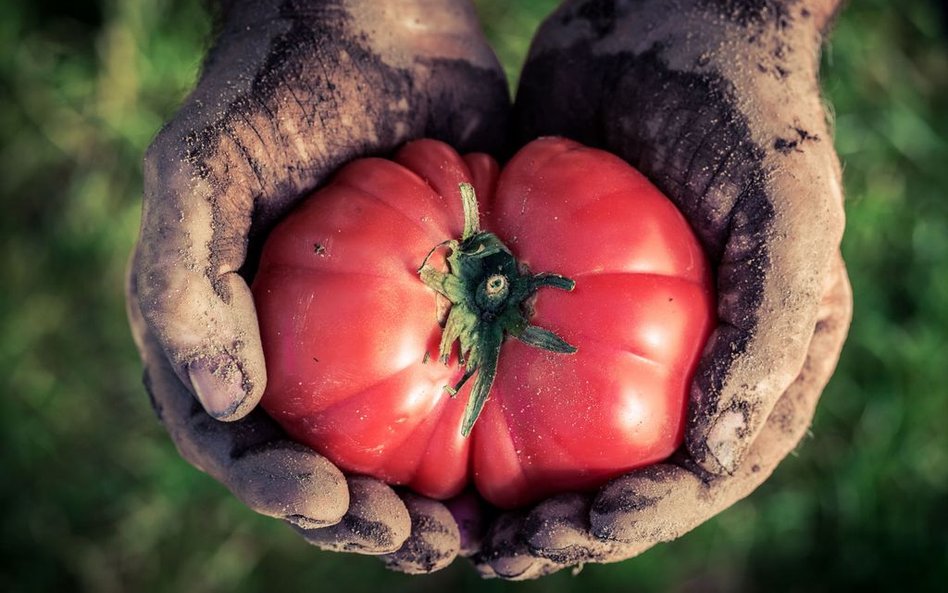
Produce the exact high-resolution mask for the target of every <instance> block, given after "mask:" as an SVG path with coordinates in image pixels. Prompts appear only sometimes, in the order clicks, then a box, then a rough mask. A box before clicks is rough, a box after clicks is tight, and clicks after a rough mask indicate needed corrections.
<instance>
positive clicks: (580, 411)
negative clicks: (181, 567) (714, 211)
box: [253, 138, 714, 508]
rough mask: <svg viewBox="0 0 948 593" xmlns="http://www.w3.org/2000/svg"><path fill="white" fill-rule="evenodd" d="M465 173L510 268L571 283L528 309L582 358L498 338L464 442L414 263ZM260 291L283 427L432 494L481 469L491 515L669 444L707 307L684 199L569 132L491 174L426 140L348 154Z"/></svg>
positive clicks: (598, 480)
mask: <svg viewBox="0 0 948 593" xmlns="http://www.w3.org/2000/svg"><path fill="white" fill-rule="evenodd" d="M461 182H469V183H472V184H473V185H474V187H475V190H476V191H477V194H478V198H479V202H480V207H481V213H482V216H481V225H482V227H483V228H484V229H486V230H489V231H492V232H494V233H495V234H497V235H498V236H499V237H500V238H501V239H502V240H503V241H504V242H505V243H506V244H507V246H508V247H509V248H510V249H511V250H512V251H513V253H514V255H515V256H516V257H517V258H518V259H519V260H520V262H521V263H523V264H525V265H527V266H528V267H529V268H530V270H531V271H532V272H555V273H557V274H562V275H564V276H567V277H570V278H572V279H573V280H575V281H576V287H575V290H573V291H572V292H563V291H558V290H553V289H540V290H539V291H538V292H537V293H536V295H535V300H533V301H532V303H531V305H530V306H531V308H532V310H533V317H532V319H531V320H530V322H531V323H533V324H535V325H538V326H540V327H543V328H546V329H550V330H552V331H554V332H555V333H557V334H558V335H560V336H562V337H563V338H565V339H566V340H567V341H568V342H570V343H571V344H573V345H575V346H577V348H578V351H577V352H576V353H575V354H555V353H551V352H547V351H542V350H538V349H536V348H532V347H530V346H527V345H525V344H523V343H521V342H518V341H516V340H513V339H509V338H508V339H507V340H506V341H505V342H504V344H503V346H502V348H501V356H500V362H499V367H498V371H497V377H496V380H495V382H494V386H493V389H492V391H491V398H490V400H488V402H487V404H486V405H485V407H484V410H483V412H482V414H481V416H480V418H479V419H478V421H477V423H476V424H475V425H474V429H473V432H472V434H471V436H470V437H469V438H464V437H462V436H461V434H460V424H461V417H462V415H463V411H464V406H465V404H466V402H467V396H468V393H469V390H470V387H469V386H470V383H468V385H466V386H465V388H464V389H462V390H461V392H460V393H459V394H458V395H457V396H455V397H454V398H452V397H450V396H449V395H448V393H447V392H446V391H445V390H443V389H442V388H443V386H444V385H448V384H452V383H453V382H454V381H455V380H456V379H457V378H458V376H459V371H458V368H457V360H456V358H452V360H451V361H450V364H449V366H444V365H442V364H440V363H439V362H437V351H438V343H439V340H440V336H441V328H440V327H439V326H438V324H437V319H436V310H437V297H436V295H435V293H434V292H433V291H431V290H430V289H429V288H428V287H426V286H425V285H424V284H423V283H422V282H421V281H420V279H419V278H418V275H417V271H418V268H419V266H420V264H421V262H422V261H423V260H424V258H425V256H426V255H427V254H428V252H429V251H430V250H431V248H432V247H434V246H435V245H437V244H438V243H440V242H442V241H445V240H447V239H452V238H458V237H460V236H461V233H462V226H463V213H462V208H461V200H460V198H459V194H458V185H459V183H461ZM253 293H254V298H255V301H256V304H257V311H258V317H259V322H260V329H261V337H262V340H263V346H264V353H265V355H266V361H267V372H268V385H267V389H266V393H265V394H264V398H263V401H262V405H263V407H264V409H266V411H267V412H268V413H269V414H270V415H271V416H273V417H274V418H275V419H276V420H277V421H278V422H279V423H280V424H281V425H282V426H283V427H284V428H285V429H286V430H287V432H288V433H289V434H290V436H291V437H292V438H294V439H296V440H297V441H299V442H302V443H304V444H307V445H309V446H311V447H313V448H314V449H316V450H317V451H319V452H321V453H323V454H324V455H326V456H327V457H328V458H329V459H331V460H332V461H334V462H335V463H337V464H338V465H339V466H340V467H342V468H343V469H344V470H346V471H349V472H354V473H363V474H369V475H374V476H377V477H379V478H380V479H383V480H385V481H387V482H389V483H393V484H403V485H407V486H408V487H410V488H412V489H414V490H416V491H417V492H419V493H421V494H424V495H426V496H431V497H433V498H440V499H444V498H450V497H451V496H454V495H456V494H457V493H458V492H460V490H461V489H463V487H464V486H465V485H466V484H467V483H469V482H471V481H473V482H474V484H475V486H476V487H477V489H478V490H479V492H480V493H481V494H482V495H483V496H484V497H485V498H486V499H487V500H488V501H490V502H492V503H493V504H495V505H497V506H500V507H503V508H513V507H517V506H521V505H525V504H528V503H531V502H534V501H536V500H539V499H541V498H543V497H545V496H548V495H550V494H553V493H556V492H562V491H569V490H577V489H589V488H593V487H596V486H598V485H601V484H602V483H603V482H605V481H606V480H608V479H610V478H612V477H615V476H617V475H619V474H622V473H624V472H626V471H628V470H630V469H633V468H635V467H640V466H643V465H647V464H650V463H654V462H656V461H660V460H662V459H664V458H666V457H668V456H669V455H670V454H671V453H672V452H673V451H674V450H675V449H676V448H677V447H678V446H679V445H680V444H681V442H682V438H683V428H684V418H685V408H686V404H687V399H688V398H687V395H688V389H689V385H690V381H691V376H692V375H693V373H694V368H695V365H696V364H697V360H698V357H699V355H700V352H701V349H702V347H703V345H704V342H705V341H706V339H707V337H708V334H709V333H710V331H711V329H712V323H713V319H714V315H713V306H714V298H713V291H712V289H711V276H710V272H709V268H708V265H707V262H706V260H705V257H704V254H703V252H702V250H701V248H700V245H699V244H698V242H697V240H696V239H695V237H694V235H693V234H692V232H691V230H690V229H689V227H688V225H687V223H686V222H685V220H684V218H683V217H682V215H681V214H680V213H679V212H678V210H677V209H675V207H674V206H673V205H672V204H671V202H669V201H668V200H667V198H665V197H664V196H662V194H661V193H660V192H659V191H658V190H657V189H656V188H655V187H654V186H652V185H651V184H650V183H649V182H648V181H647V180H646V179H645V178H644V177H643V176H642V175H641V174H639V173H638V172H636V171H635V170H634V169H632V168H631V167H630V166H629V165H628V164H626V163H625V162H623V161H622V160H620V159H618V158H617V157H615V156H612V155H609V154H608V153H605V152H602V151H599V150H594V149H590V148H586V147H582V146H581V145H579V144H576V143H574V142H571V141H568V140H565V139H561V138H543V139H540V140H536V141H534V142H532V143H530V144H528V145H527V146H526V147H524V148H523V149H522V150H521V151H520V152H519V153H517V155H515V156H514V158H513V159H512V160H511V162H510V163H508V165H507V167H506V168H505V169H504V171H503V172H502V173H500V174H499V175H498V167H497V165H496V163H494V162H493V160H492V159H490V158H489V157H486V156H485V155H468V156H467V157H464V158H461V157H460V156H459V155H458V154H457V153H456V152H454V151H453V150H452V149H451V148H449V147H448V146H447V145H445V144H442V143H440V142H436V141H431V140H420V141H416V142H413V143H410V144H408V145H406V146H405V147H404V148H403V149H402V150H401V151H399V153H398V154H397V155H396V156H395V159H394V162H392V161H387V160H382V159H363V160H360V161H356V162H354V163H351V164H350V165H348V166H346V167H345V168H343V169H342V170H341V171H340V172H339V174H337V175H336V177H335V178H334V179H333V180H332V181H331V183H330V184H329V185H328V186H327V187H325V188H323V189H321V190H319V191H317V192H316V193H314V194H313V196H312V197H311V198H309V199H308V200H306V201H305V202H304V203H303V204H302V205H301V207H300V208H298V209H297V210H295V211H294V212H293V213H291V214H290V216H288V217H287V219H286V220H284V221H283V222H282V223H281V224H280V225H279V226H278V227H277V228H276V229H275V230H274V231H273V232H272V233H271V236H270V238H269V239H268V241H267V244H266V246H265V248H264V252H263V256H262V258H261V262H260V266H259V270H258V273H257V276H256V278H255V280H254V284H253ZM426 352H427V353H428V357H426V355H425V353H426ZM428 358H430V359H428Z"/></svg>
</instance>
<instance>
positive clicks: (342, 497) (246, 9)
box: [128, 0, 509, 572]
mask: <svg viewBox="0 0 948 593" xmlns="http://www.w3.org/2000/svg"><path fill="white" fill-rule="evenodd" d="M508 108H509V98H508V94H507V83H506V80H505V79H504V76H503V73H502V71H501V69H500V67H499V64H498V63H497V61H496V59H495V57H494V55H493V53H492V52H491V50H490V49H489V48H488V46H487V44H486V42H485V40H484V38H483V35H482V33H481V32H480V29H479V27H478V24H477V19H476V15H475V14H474V11H473V8H472V7H471V5H470V4H469V3H468V2H466V1H463V0H462V1H454V0H393V1H386V2H377V1H375V0H346V1H343V0H322V1H317V0H230V1H225V2H224V3H223V14H222V19H221V27H220V30H219V35H218V37H217V40H216V43H215V45H214V47H213V49H212V50H211V51H210V53H209V55H208V57H207V60H206V63H205V65H204V70H203V73H202V75H201V78H200V81H199V82H198V85H197V87H196V89H195V90H194V92H193V93H192V94H191V95H190V97H189V98H188V99H187V100H186V102H185V104H184V105H183V106H182V108H181V110H180V111H179V113H178V114H177V115H176V116H175V117H174V119H173V120H172V121H171V122H169V123H168V124H167V125H166V126H165V128H164V129H162V131H161V132H160V133H159V134H158V136H157V138H156V139H155V141H154V143H153V144H152V146H151V147H150V148H149V150H148V153H147V155H146V157H145V165H144V172H145V188H144V209H143V214H142V227H141V236H140V238H139V242H138V246H137V249H136V253H135V254H134V256H133V258H132V262H131V266H130V270H129V282H128V308H129V317H130V320H131V323H132V328H133V333H134V335H135V338H136V343H137V344H138V347H139V350H140V353H141V356H142V358H143V361H144V364H145V382H146V386H147V387H148V391H149V393H150V394H151V397H152V401H153V404H154V407H155V409H156V411H157V412H158V414H159V416H160V418H161V420H162V422H163V423H164V425H165V427H166V428H167V429H168V432H169V433H170V435H171V437H172V439H173V440H174V442H175V444H176V445H177V447H178V449H179V451H180V452H181V454H182V455H183V456H184V457H185V458H186V459H187V460H188V461H190V462H191V463H192V464H194V465H195V466H197V467H198V468H200V469H202V470H204V471H206V472H207V473H209V474H210V475H212V476H213V477H214V478H216V479H218V480H220V481H221V482H222V483H224V484H225V485H226V486H227V487H228V488H230V489H231V490H232V491H233V492H234V494H235V495H236V496H237V497H238V498H240V499H241V500H243V501H244V502H245V503H247V504H248V505H249V506H250V507H251V508H253V509H254V510H256V511H258V512H260V513H263V514H266V515H271V516H275V517H280V518H283V519H286V520H287V521H289V522H290V523H292V524H293V525H295V526H296V528H297V529H299V531H301V532H302V534H303V535H304V536H305V537H306V538H307V539H308V540H309V541H311V542H312V543H314V544H316V545H319V546H321V547H324V548H328V549H334V550H347V551H353V552H360V553H367V554H390V555H389V556H387V557H386V561H387V562H388V563H389V564H390V565H391V566H393V567H394V568H397V569H399V570H404V571H408V572H419V571H427V570H432V569H434V568H437V567H439V566H443V565H445V564H446V563H448V562H450V561H451V560H452V559H453V558H454V556H455V554H456V553H457V550H458V546H459V545H460V539H459V538H460V536H459V533H458V528H457V525H456V524H455V521H454V520H453V518H452V516H451V514H450V513H449V511H448V510H447V508H446V507H445V506H444V505H443V504H441V503H437V502H434V501H430V500H425V499H422V498H420V497H417V496H413V495H411V494H406V493H401V494H396V492H395V491H393V490H392V489H391V488H390V487H388V486H386V485H385V484H382V483H381V482H378V481H377V480H373V479H369V478H364V477H349V478H348V479H347V478H346V477H344V476H343V475H342V473H341V472H340V471H339V470H338V469H337V468H336V467H335V466H333V465H332V464H331V463H329V462H328V461H327V460H326V459H324V458H323V457H321V456H319V455H317V454H316V453H314V452H313V451H311V450H309V449H306V448H304V447H301V446H299V445H296V444H293V443H291V442H289V441H288V440H286V437H285V436H284V435H283V433H282V432H281V431H280V430H279V429H278V428H277V427H276V426H275V424H274V423H273V422H272V421H270V420H269V418H268V417H266V415H265V414H263V412H261V411H251V410H253V408H254V407H255V406H256V404H257V402H258V401H259V399H260V397H261V395H262V394H263V391H264V388H265V386H266V369H265V366H264V360H263V353H262V350H261V346H260V338H259V334H258V329H257V318H256V315H255V313H254V307H253V302H252V299H251V295H250V291H249V288H248V286H247V284H246V279H247V278H248V277H250V275H252V273H253V268H254V265H255V259H256V255H257V253H258V250H259V246H260V243H261V239H262V237H263V236H265V234H266V232H267V231H268V230H269V228H270V227H271V226H272V225H273V224H274V222H275V221H276V220H277V219H279V218H280V217H281V216H282V215H283V214H284V213H285V212H286V211H287V210H288V209H289V208H290V207H292V206H293V204H294V202H295V201H296V200H298V199H299V198H300V197H301V196H304V195H306V194H307V193H308V192H309V191H311V190H312V189H313V188H315V187H317V186H319V185H320V184H321V183H322V182H323V181H324V180H325V179H326V177H327V175H329V174H331V173H332V172H333V171H334V170H335V169H336V168H337V167H338V166H339V165H341V164H342V163H345V162H347V161H349V160H352V159H353V158H356V157H360V156H366V155H372V154H385V153H387V152H390V151H391V150H393V149H394V148H396V147H397V146H399V145H400V144H402V143H404V142H405V141H407V140H409V139H412V138H420V137H431V138H438V139H442V140H445V141H446V142H448V143H450V144H452V145H454V146H456V147H458V148H459V149H461V150H483V151H488V152H497V150H498V149H499V146H500V143H501V142H502V141H503V135H504V133H505V130H506V119H507V117H506V116H507V111H508ZM195 396H196V399H195ZM220 421H227V422H220ZM406 538H407V540H406Z"/></svg>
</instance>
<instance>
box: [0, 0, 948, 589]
mask: <svg viewBox="0 0 948 593" xmlns="http://www.w3.org/2000/svg"><path fill="white" fill-rule="evenodd" d="M54 4H56V3H55V2H52V1H51V0H46V1H42V2H32V3H6V4H4V5H3V6H2V7H0V42H2V43H0V46H2V47H3V48H5V49H4V51H3V52H0V131H2V138H3V140H2V145H0V190H2V191H0V196H2V212H3V214H2V216H0V266H2V267H0V269H2V270H3V272H4V275H3V284H2V289H0V328H2V333H0V377H2V378H3V379H2V383H0V386H2V388H3V389H2V396H0V451H2V462H0V463H2V474H0V475H2V477H0V509H2V510H3V511H4V517H3V520H2V522H0V590H3V591H64V590H65V591H94V592H102V593H108V592H111V591H156V592H160V591H189V592H195V593H198V592H202V591H254V590H261V589H266V590H271V591H275V590H284V589H285V590H288V591H289V590H304V589H312V588H314V587H316V588H318V587H319V586H320V585H322V584H323V583H327V584H328V583H331V584H332V588H333V589H335V588H339V589H342V588H345V589H347V590H349V591H351V592H352V593H356V592H360V591H373V590H376V589H378V588H379V587H381V586H385V587H386V588H387V589H388V590H390V591H427V590H430V591H440V590H443V589H445V588H451V589H452V590H456V591H500V590H507V589H510V588H513V587H514V586H512V585H509V584H505V583H501V582H482V581H480V580H479V579H478V578H476V577H475V576H474V575H473V572H472V571H471V570H470V569H469V568H468V567H467V566H465V565H464V563H463V562H458V563H456V564H455V565H453V566H452V567H451V568H449V569H447V570H445V571H443V572H441V573H438V574H435V575H431V576H428V577H422V578H409V577H405V576H402V575H395V574H391V573H388V572H386V571H385V570H384V569H382V567H381V565H380V563H378V562H377V561H376V560H374V559H371V558H362V557H356V556H349V555H337V554H329V553H324V552H319V551H317V550H315V549H312V548H310V547H308V546H306V545H305V544H303V543H302V542H301V541H300V540H299V539H298V538H297V537H296V536H295V535H294V534H292V533H291V532H290V531H289V530H288V529H286V528H284V527H283V526H282V525H281V524H279V523H278V522H276V521H272V520H268V519H264V518H261V517H257V516H255V515H253V514H252V513H250V512H249V511H247V510H246V509H245V508H243V507H242V506H241V505H240V504H239V503H237V502H236V501H234V500H233V499H232V498H231V497H230V496H229V494H228V493H227V492H226V491H225V490H224V489H223V488H222V487H221V486H219V485H218V484H216V483H215V482H213V481H212V480H211V479H209V478H207V477H206V476H204V475H202V474H200V473H198V472H197V471H195V470H193V469H192V468H190V467H189V466H188V465H187V464H186V463H184V462H183V461H182V460H181V459H180V458H179V457H178V456H177V454H176V452H175V450H174V448H173V446H172V445H171V444H170V442H169V440H168V438H167V437H166V435H165V434H164V432H163V430H162V429H161V427H160V426H159V425H158V424H157V422H156V421H155V419H154V417H153V415H152V412H151V410H150V408H149V406H148V402H147V398H146V397H145V395H144V392H143V390H142V388H141V384H140V367H139V363H138V360H137V358H136V355H135V352H134V348H133V345H132V343H131V339H130V338H129V336H128V332H127V329H126V325H125V320H124V313H123V299H122V291H121V284H122V273H123V267H124V263H125V259H126V256H127V254H128V252H129V249H130V248H131V245H132V242H133V241H134V237H135V235H136V233H137V225H138V217H139V209H140V194H141V167H140V161H141V155H142V152H143V151H144V148H145V146H146V145H147V144H148V142H149V140H150V138H151V136H152V135H153V134H154V132H155V131H156V130H157V129H158V127H159V126H160V125H161V123H162V122H163V121H164V120H165V119H166V118H168V117H169V116H170V115H171V114H172V113H173V112H174V109H175V106H176V105H177V103H178V102H179V101H180V100H181V98H182V97H183V96H184V94H185V93H186V92H187V90H188V89H189V87H190V86H191V85H192V84H193V80H194V77H195V75H196V72H197V69H198V67H199V61H200V58H201V55H202V52H203V50H204V48H205V46H206V43H207V39H208V35H209V30H210V23H209V19H208V16H207V14H206V13H205V12H204V11H203V10H202V5H201V3H200V2H198V1H197V0H188V1H185V0H137V1H135V2H125V1H122V0H101V1H99V2H95V1H93V0H85V1H81V2H73V3H69V4H63V6H61V7H59V8H58V9H57V10H55V11H53V10H49V8H50V6H51V5H54ZM554 4H555V3H554V2H552V1H551V0H543V1H539V2H528V1H521V2H516V3H511V2H504V1H502V0H482V1H480V2H479V3H478V5H479V8H480V10H481V13H482V16H483V18H484V21H485V26H486V29H487V31H488V34H489V36H490V38H491V40H492V42H493V43H494V45H495V47H496V48H497V51H498V53H499V55H500V56H501V59H502V60H503V62H504V64H505V67H506V69H507V71H508V73H509V74H510V75H511V77H512V79H513V78H515V75H516V72H517V71H518V69H519V65H520V62H521V60H522V57H523V55H524V53H525V51H526V48H527V46H528V43H529V32H530V31H532V29H533V28H534V27H535V26H536V23H537V22H538V19H539V18H541V16H542V15H543V14H545V13H547V12H548V11H549V9H550V7H551V6H552V5H554ZM898 6H899V7H898V8H896V5H895V3H891V2H885V1H884V0H862V1H861V2H859V3H852V6H850V7H849V8H848V9H847V10H846V12H844V13H843V15H842V18H841V20H840V22H839V25H838V28H837V31H836V33H835V35H834V37H833V41H832V43H831V45H830V46H829V47H828V48H827V49H826V52H825V55H824V71H823V72H824V74H823V78H824V89H825V93H826V95H827V98H828V100H829V101H830V102H831V103H832V104H833V105H834V109H835V113H836V118H835V122H836V146H837V148H838V150H839V152H840V156H841V157H842V159H843V162H844V164H845V181H846V190H847V196H848V204H847V213H848V217H849V224H848V228H847V234H846V238H845V240H844V244H843V250H844V254H845V256H846V259H847V261H848V263H849V266H850V271H851V274H852V281H853V286H854V290H855V294H856V311H855V318H854V323H853V328H852V333H851V337H850V340H849V342H848V344H847V347H846V349H845V351H844V354H843V359H842V361H841V363H840V368H839V371H838V373H837V374H836V376H835V377H834V379H833V381H832V383H831V384H830V386H829V387H828V389H827V391H826V394H825V397H824V401H823V403H822V404H821V407H820V409H819V411H818V414H817V417H816V421H815V424H814V426H813V430H812V435H811V436H810V438H808V439H807V440H806V442H805V444H804V445H803V446H802V447H801V448H800V449H799V451H798V453H797V455H796V456H794V457H793V458H790V459H789V460H788V461H787V462H786V463H785V464H784V465H783V466H782V467H781V469H780V470H779V471H778V472H777V474H776V475H775V476H774V478H773V479H772V480H771V481H769V482H768V483H767V484H766V485H765V486H764V487H762V488H761V489H760V490H759V491H758V492H757V493H756V494H755V495H754V496H752V497H751V498H750V499H748V500H746V501H744V502H742V503H740V504H738V505H736V506H735V507H734V508H732V509H731V510H729V511H727V512H726V513H724V514H722V515H721V516H719V517H718V518H716V519H715V520H713V521H711V522H709V523H707V524H705V525H704V526H702V527H701V528H699V529H698V530H696V531H695V532H694V533H692V534H690V535H688V536H687V537H685V538H683V539H681V540H678V541H676V542H673V543H670V544H666V545H663V546H659V547H658V548H656V549H654V550H652V551H650V552H648V553H647V554H645V555H644V556H642V557H641V558H639V559H636V560H633V561H629V562H624V563H620V564H616V565H609V566H587V567H586V568H585V569H584V570H583V572H582V573H581V574H580V575H579V576H576V577H573V576H570V575H569V574H568V573H566V574H562V575H557V576H555V577H552V578H549V579H545V580H544V581H541V582H539V583H528V584H525V585H519V586H516V588H517V589H518V590H520V591H541V590H542V591H549V592H557V591H562V592H565V591H574V590H577V591H578V590H587V589H592V590H596V589H599V590H612V589H622V590H635V591H668V590H670V591H716V590H719V591H725V590H733V589H742V590H758V589H767V590H772V591H835V590H840V589H842V590H848V589H854V588H857V587H861V588H865V589H903V588H906V587H907V585H906V583H908V582H911V583H913V588H914V589H916V590H937V589H939V588H940V587H942V586H943V583H944V582H945V579H946V578H948V505H946V504H945V501H946V500H948V431H946V430H945V428H944V424H945V420H946V419H948V364H945V362H944V358H945V352H946V351H948V273H946V270H948V200H946V199H945V192H946V189H948V166H946V164H948V42H946V30H945V28H944V27H943V26H942V24H941V21H939V18H940V17H939V14H938V13H937V12H936V6H935V4H934V3H928V2H922V1H920V0H914V1H910V2H905V3H899V5H898Z"/></svg>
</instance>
